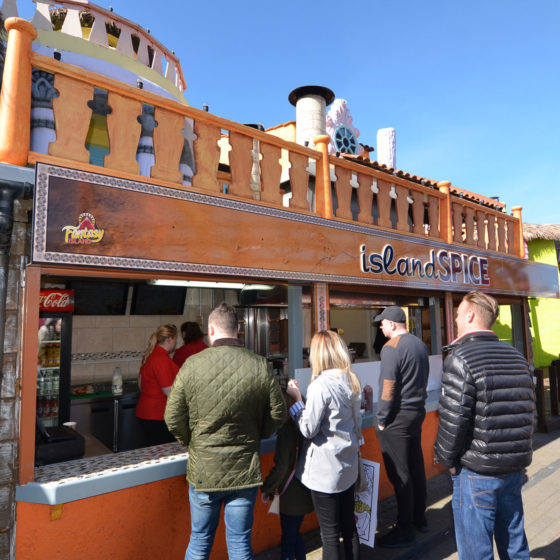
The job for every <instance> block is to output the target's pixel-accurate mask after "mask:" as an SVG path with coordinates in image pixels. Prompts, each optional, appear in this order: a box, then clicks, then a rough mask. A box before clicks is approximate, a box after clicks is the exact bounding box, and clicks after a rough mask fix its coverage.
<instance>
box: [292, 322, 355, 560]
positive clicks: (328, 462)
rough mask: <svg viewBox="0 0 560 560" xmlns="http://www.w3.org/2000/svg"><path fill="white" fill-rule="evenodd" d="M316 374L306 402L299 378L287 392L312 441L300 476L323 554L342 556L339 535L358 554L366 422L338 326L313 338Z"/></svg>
mask: <svg viewBox="0 0 560 560" xmlns="http://www.w3.org/2000/svg"><path fill="white" fill-rule="evenodd" d="M310 361H311V369H312V379H311V381H312V382H311V383H310V385H309V388H308V390H307V402H306V404H305V405H304V404H303V400H302V397H301V393H300V390H299V388H298V386H297V382H296V381H295V380H293V379H292V380H291V381H290V382H289V384H288V390H287V393H288V394H289V395H290V396H292V397H293V398H294V399H295V401H296V403H295V404H294V405H293V406H292V407H291V409H290V414H291V415H292V418H293V419H294V420H295V421H296V423H297V425H298V426H299V429H300V431H301V433H302V434H303V437H305V438H307V439H308V440H309V441H308V442H307V444H306V447H305V450H304V453H302V456H301V459H300V462H299V465H298V468H297V471H296V476H297V477H298V478H299V479H300V480H301V482H302V483H303V484H304V485H305V486H307V487H308V488H309V489H310V490H311V495H312V497H313V504H314V506H315V511H316V512H317V518H318V520H319V526H320V528H321V540H322V541H323V559H324V560H327V559H328V560H331V559H335V560H338V558H339V557H340V554H339V537H340V535H342V537H343V540H344V557H345V558H346V559H347V560H350V559H353V560H356V559H357V558H358V555H359V541H358V533H357V531H356V523H355V521H354V484H355V483H356V480H357V478H358V468H359V464H358V463H359V458H358V446H359V442H358V441H357V435H356V432H359V431H360V429H361V425H360V426H358V427H357V429H356V427H355V419H356V420H357V421H358V422H359V423H360V424H361V415H360V400H361V389H360V381H359V380H358V378H357V376H356V374H355V373H353V372H352V371H351V369H350V364H351V361H350V354H349V353H348V348H347V347H346V345H345V344H344V341H343V340H342V339H341V338H340V337H339V336H338V334H336V333H335V332H333V331H321V332H318V333H317V334H316V335H315V336H314V337H313V339H312V341H311V348H310Z"/></svg>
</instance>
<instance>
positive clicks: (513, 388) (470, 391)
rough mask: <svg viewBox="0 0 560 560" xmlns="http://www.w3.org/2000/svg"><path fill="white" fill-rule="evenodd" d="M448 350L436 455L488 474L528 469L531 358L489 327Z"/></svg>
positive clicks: (448, 463)
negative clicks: (525, 356) (487, 330)
mask: <svg viewBox="0 0 560 560" xmlns="http://www.w3.org/2000/svg"><path fill="white" fill-rule="evenodd" d="M446 351H447V352H448V354H447V356H446V357H445V360H444V363H443V381H442V396H441V399H440V402H439V428H438V435H437V440H436V444H435V454H436V459H437V460H439V462H440V463H442V464H443V465H444V466H445V467H446V468H450V467H455V466H457V465H459V464H461V465H463V466H464V467H466V468H467V469H469V470H472V471H474V472H476V473H479V474H486V475H500V474H506V473H509V472H515V471H519V470H521V469H523V468H525V467H527V466H528V465H529V464H530V463H531V459H532V455H533V447H532V436H533V422H534V417H535V391H534V387H533V380H532V378H531V374H530V372H529V367H528V364H527V361H526V360H525V358H524V357H523V356H522V355H521V354H520V353H519V352H518V351H517V350H515V348H513V347H512V346H510V345H509V344H507V343H506V342H500V341H499V340H498V337H497V336H496V335H495V334H494V333H492V332H486V331H484V332H474V333H469V334H467V335H465V336H463V337H462V338H460V339H459V340H457V341H456V342H454V343H453V344H451V345H449V346H448V347H447V348H444V352H446Z"/></svg>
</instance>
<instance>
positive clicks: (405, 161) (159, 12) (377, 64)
mask: <svg viewBox="0 0 560 560" xmlns="http://www.w3.org/2000/svg"><path fill="white" fill-rule="evenodd" d="M97 3H98V4H99V5H100V6H103V7H105V8H108V7H109V6H113V8H114V11H115V12H116V13H118V14H119V15H121V16H124V17H126V18H128V19H130V20H132V21H135V22H137V23H139V24H140V25H142V26H143V27H145V28H149V29H150V31H151V33H152V34H153V36H154V37H155V38H156V39H158V40H159V41H161V42H162V43H163V44H165V45H166V46H167V47H168V48H170V49H172V50H174V51H175V52H176V54H177V55H178V56H179V58H180V60H181V65H182V67H183V73H184V75H185V79H186V81H187V91H186V98H187V100H188V101H189V103H190V104H191V105H193V106H195V107H199V108H200V107H202V104H203V103H207V104H208V105H209V107H210V111H211V112H213V113H215V114H217V115H220V116H222V117H225V118H228V119H231V120H235V121H238V122H243V123H255V122H260V123H262V124H263V125H264V126H265V127H270V126H274V125H276V124H279V123H282V122H286V121H289V120H292V119H294V118H295V109H294V107H292V105H290V103H289V102H288V94H289V92H290V91H291V90H292V89H294V88H295V87H298V86H301V85H306V84H318V85H324V86H327V87H329V88H330V89H332V90H333V91H334V93H335V95H336V97H341V98H343V99H346V100H347V102H348V108H349V110H350V112H351V114H352V116H353V118H354V125H355V126H356V127H357V128H358V129H359V130H360V137H359V140H360V141H361V142H363V143H365V144H369V145H371V146H375V144H376V134H377V129H379V128H384V127H388V126H391V127H394V128H395V129H396V131H397V167H398V168H399V169H402V170H404V171H406V172H409V173H413V174H417V175H422V176H425V177H429V178H431V179H434V180H438V181H443V180H449V181H451V182H452V183H453V184H454V185H455V186H457V187H461V188H464V189H468V190H471V191H475V192H478V193H481V194H484V195H486V196H499V197H500V200H501V201H503V202H506V204H507V207H508V209H510V208H511V207H512V206H517V205H522V206H523V219H524V221H527V222H533V223H560V178H559V176H560V174H559V168H560V158H559V153H560V141H559V140H558V139H559V137H560V108H559V103H560V71H559V70H560V69H559V66H560V1H559V0H470V1H466V0H425V1H423V2H422V1H418V0H383V1H380V0H365V1H364V2H355V3H346V2H344V3H343V2H334V1H332V0H323V1H322V2H316V1H314V2H311V1H309V0H299V1H295V0H285V1H283V2H263V1H262V0H259V1H257V0H246V1H243V0H242V1H239V2H231V1H225V0H214V1H213V2H208V3H202V2H191V1H189V0H186V1H185V0H160V1H159V2H152V1H148V0H111V1H110V2H105V1H99V2H97ZM18 6H19V8H20V15H21V16H22V17H31V15H32V13H33V11H34V8H35V4H33V3H32V2H31V0H18ZM343 6H346V8H343ZM375 154H376V152H374V153H373V157H375Z"/></svg>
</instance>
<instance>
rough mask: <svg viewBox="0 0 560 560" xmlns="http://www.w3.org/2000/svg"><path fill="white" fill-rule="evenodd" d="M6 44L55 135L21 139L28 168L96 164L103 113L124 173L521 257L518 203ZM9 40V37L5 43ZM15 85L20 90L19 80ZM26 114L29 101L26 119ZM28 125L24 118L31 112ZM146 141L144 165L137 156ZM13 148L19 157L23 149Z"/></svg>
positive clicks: (111, 154) (108, 158) (0, 108)
mask: <svg viewBox="0 0 560 560" xmlns="http://www.w3.org/2000/svg"><path fill="white" fill-rule="evenodd" d="M70 3H71V2H70ZM17 21H21V20H17ZM7 27H8V28H10V29H13V30H14V31H15V32H17V33H20V34H23V35H26V34H27V35H32V32H33V28H32V27H31V26H29V24H28V26H27V27H26V26H25V25H24V24H22V26H19V24H18V25H15V26H13V25H10V23H9V22H8V23H7ZM20 27H21V29H20ZM14 31H11V32H10V33H13V32H14ZM10 37H12V35H10ZM10 40H11V39H10ZM13 44H15V45H16V47H15V48H16V50H18V49H19V51H20V52H19V54H18V53H16V54H10V50H8V56H7V59H6V60H7V68H6V73H7V74H8V75H10V76H11V78H10V79H12V80H16V81H17V72H16V73H14V68H17V67H18V64H19V62H18V61H19V58H18V57H22V56H23V57H25V56H27V59H28V60H30V61H31V67H30V71H29V79H28V80H27V81H26V80H22V84H23V85H22V87H20V88H19V89H18V91H20V90H23V89H26V90H29V91H28V92H27V94H26V95H24V93H25V92H23V91H21V96H20V98H19V99H18V107H19V111H20V112H25V107H23V108H21V106H22V104H23V101H22V100H27V101H25V103H27V105H29V99H31V91H32V87H35V90H36V92H35V94H34V99H35V101H34V103H35V104H36V107H40V109H41V111H43V110H44V112H43V113H41V115H43V114H44V115H47V116H48V118H49V122H47V121H46V120H44V119H43V120H41V119H38V116H41V115H39V112H38V111H37V115H36V116H35V117H34V118H35V121H34V122H35V125H34V126H48V128H49V130H52V127H53V126H54V141H48V140H49V139H52V138H53V135H52V134H50V135H49V137H48V138H47V137H45V138H44V139H42V141H41V142H38V141H37V142H33V146H34V148H35V149H37V150H41V151H46V152H47V153H46V154H45V153H38V152H30V151H29V143H30V140H29V136H27V146H28V148H27V163H28V164H31V165H33V164H34V163H35V162H36V161H38V160H41V161H47V162H49V161H50V162H52V163H54V164H60V165H66V166H72V165H76V164H79V165H80V166H81V167H83V168H84V169H89V170H91V171H96V170H97V169H98V168H97V167H96V166H95V165H92V164H91V163H90V162H91V161H94V158H93V157H91V154H90V150H89V149H88V147H89V148H91V146H89V145H88V141H89V140H88V138H89V137H90V136H91V127H92V126H93V125H92V115H95V117H96V122H97V123H99V119H105V121H103V122H106V127H105V128H106V132H105V128H104V129H103V133H104V134H106V136H105V138H106V143H107V146H106V147H105V148H103V146H101V147H102V148H103V149H104V150H105V152H104V153H106V155H105V156H104V159H103V167H104V169H106V170H107V171H109V172H113V173H115V174H118V175H120V176H123V177H125V178H130V179H133V180H134V179H136V178H138V177H141V176H149V177H150V179H151V180H152V181H153V182H154V183H156V184H160V185H163V186H169V187H173V188H178V189H187V188H189V189H190V188H194V189H197V190H199V191H203V192H207V193H212V194H214V195H221V196H230V197H235V198H237V199H245V200H250V201H253V202H257V203H259V204H266V205H272V206H276V207H282V208H289V209H290V210H292V211H297V212H310V213H311V212H313V213H315V214H317V215H319V216H323V217H325V218H327V219H342V220H347V221H354V222H356V223H359V224H363V225H365V226H370V227H372V228H383V229H386V230H395V231H397V232H399V233H402V234H405V235H412V236H422V237H426V236H427V237H430V238H434V239H441V240H443V241H445V242H448V243H454V244H458V245H466V246H471V247H479V248H482V249H485V250H490V251H496V252H499V253H505V254H510V255H516V256H519V257H521V256H522V255H521V254H520V253H521V250H522V248H523V247H522V237H521V230H520V228H521V215H520V211H521V209H520V208H517V209H515V210H516V215H515V216H509V215H507V214H505V213H503V212H499V211H497V210H494V209H492V208H487V207H484V206H482V205H480V204H476V203H474V202H471V201H470V200H467V199H464V198H460V197H458V196H454V195H452V194H451V193H450V184H449V183H440V184H439V185H438V186H439V189H435V188H432V187H428V186H424V185H421V184H418V183H417V182H415V181H411V180H408V179H407V178H403V177H396V176H393V175H390V174H388V173H386V172H384V171H381V170H379V169H376V168H374V167H372V166H369V165H367V164H363V163H361V162H355V161H349V160H347V159H344V158H340V157H335V156H329V155H328V154H327V151H326V146H327V144H326V143H328V137H327V136H325V137H318V138H316V139H315V140H316V144H317V149H310V148H308V147H304V146H300V145H298V144H295V143H293V142H289V141H286V140H283V139H281V138H278V137H275V136H272V135H269V134H267V133H265V132H262V131H260V130H256V129H254V128H250V127H247V126H244V125H241V124H238V123H235V122H232V121H228V120H226V119H222V118H220V117H217V116H216V115H212V114H210V113H207V112H205V111H201V110H199V109H195V108H192V107H188V106H185V105H183V104H181V103H179V102H176V101H174V100H171V99H167V98H165V97H162V96H159V95H156V94H154V93H151V92H149V91H146V90H143V89H141V88H135V87H132V86H130V85H127V84H124V83H122V82H119V81H115V80H113V79H111V78H108V77H105V76H103V75H100V74H96V73H93V72H89V71H87V70H84V69H81V68H78V67H75V66H72V65H69V64H65V63H64V62H60V61H58V60H54V59H52V58H50V57H46V56H43V55H39V54H37V53H32V52H30V41H27V42H26V41H20V44H19V46H18V43H17V41H16V42H15V43H13ZM11 45H12V43H10V42H9V44H8V47H9V48H10V46H11ZM22 53H23V54H22ZM31 69H32V70H33V72H34V80H35V82H34V85H32V82H31V73H32V72H31ZM6 73H5V77H6ZM14 87H16V89H17V84H15V86H14ZM101 98H102V99H101ZM39 103H40V105H39ZM51 107H52V114H51ZM30 109H31V107H30V105H29V106H27V113H28V114H30ZM9 110H10V107H9V106H8V105H6V104H4V105H2V104H0V116H1V117H2V119H4V120H5V121H6V119H7V118H9V117H7V112H9ZM12 110H13V109H12ZM51 115H52V116H51ZM2 119H0V128H1V126H2V122H1V120H2ZM50 119H52V122H51V120H50ZM26 122H28V123H31V119H30V118H28V119H27V120H26ZM12 128H13V127H12ZM19 128H21V127H19ZM19 128H18V131H19ZM29 128H31V125H30V126H29ZM14 134H16V133H15V132H14V131H13V130H11V129H7V132H6V134H5V136H4V139H3V146H0V148H2V149H1V150H0V153H1V154H3V155H2V161H7V162H10V161H12V160H11V159H10V158H11V157H13V155H11V154H10V142H11V141H12V137H13V136H14ZM92 145H93V144H92ZM97 147H99V146H98V145H97ZM148 148H149V154H148V156H149V157H148V159H147V160H146V158H143V156H145V155H146V154H147V153H148V152H147V151H146V150H148ZM18 149H19V148H18ZM20 151H21V152H22V153H21V154H20V155H18V157H19V158H21V157H22V156H23V154H24V151H22V150H20ZM145 160H146V161H145ZM148 160H149V161H148ZM18 161H19V160H18ZM141 164H142V165H141ZM332 178H334V189H332V190H333V191H334V197H335V199H336V201H335V204H334V205H333V201H332V200H331V197H332V195H331V185H332V183H331V179H332ZM224 185H227V188H226V187H224ZM313 191H314V193H315V195H314V198H313V196H312V194H313ZM287 193H289V194H290V196H289V197H287V196H285V195H286V194H287ZM314 205H315V206H316V208H315V207H314ZM333 207H334V208H335V211H334V215H333Z"/></svg>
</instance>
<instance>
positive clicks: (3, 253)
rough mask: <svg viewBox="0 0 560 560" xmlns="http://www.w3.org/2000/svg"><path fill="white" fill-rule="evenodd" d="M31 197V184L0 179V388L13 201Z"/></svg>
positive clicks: (12, 224)
mask: <svg viewBox="0 0 560 560" xmlns="http://www.w3.org/2000/svg"><path fill="white" fill-rule="evenodd" d="M32 195H33V184H32V183H28V182H26V181H22V182H16V181H6V180H1V179H0V366H1V369H0V386H2V378H3V377H4V367H3V366H4V332H5V323H6V299H7V295H8V273H9V267H10V247H11V242H12V230H13V227H14V200H15V199H16V198H30V197H31V196H32Z"/></svg>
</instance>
